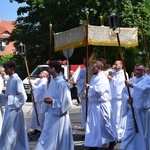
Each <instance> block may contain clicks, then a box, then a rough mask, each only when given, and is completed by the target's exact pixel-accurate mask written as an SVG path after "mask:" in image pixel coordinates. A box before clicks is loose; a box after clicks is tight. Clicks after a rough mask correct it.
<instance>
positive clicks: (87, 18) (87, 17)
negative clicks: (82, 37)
mask: <svg viewBox="0 0 150 150" xmlns="http://www.w3.org/2000/svg"><path fill="white" fill-rule="evenodd" d="M88 24H89V12H88V11H86V26H85V29H86V83H88V63H89V43H88ZM87 94H88V89H86V98H87V99H86V119H87V115H88V97H87Z"/></svg>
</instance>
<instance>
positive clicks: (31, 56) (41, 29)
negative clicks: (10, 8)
mask: <svg viewBox="0 0 150 150" xmlns="http://www.w3.org/2000/svg"><path fill="white" fill-rule="evenodd" d="M13 1H16V2H18V3H22V2H26V4H27V6H25V7H20V8H19V9H18V11H17V13H18V18H17V20H16V24H17V25H16V29H15V30H14V31H13V33H12V35H11V37H10V40H12V41H14V40H15V41H17V42H18V43H16V45H17V44H19V42H23V43H24V44H25V45H26V47H27V59H28V61H29V62H32V64H30V66H31V67H32V66H34V67H35V66H36V65H37V64H42V63H45V61H46V60H47V59H49V49H50V45H49V43H50V42H49V41H50V31H49V24H50V22H51V23H52V25H53V32H55V33H57V32H62V31H65V30H68V29H71V28H74V27H77V26H80V25H82V24H84V23H85V20H86V14H85V11H86V10H88V11H89V23H90V24H92V25H100V24H101V23H100V18H99V16H100V15H102V16H103V22H104V25H106V26H108V25H109V20H108V18H109V15H110V13H111V12H112V11H115V12H116V13H117V14H119V19H120V26H122V27H139V20H138V19H139V17H142V18H143V25H144V33H145V36H146V40H147V43H148V41H149V38H150V30H149V28H150V27H149V23H150V10H149V6H150V2H149V0H146V1H143V0H138V1H136V0H122V1H119V0H107V1H99V0H82V1H79V0H11V2H13ZM23 14H27V15H26V16H23ZM148 46H149V43H148ZM89 49H90V51H91V52H92V51H93V50H94V51H98V53H99V54H98V55H99V56H101V57H103V56H104V53H103V47H96V46H90V47H89ZM79 51H80V53H79ZM123 51H124V57H125V63H126V66H128V67H127V68H129V70H128V71H129V72H131V71H132V69H133V66H134V65H135V63H137V62H140V61H141V62H143V63H144V64H146V59H145V52H144V47H143V41H142V35H141V31H140V30H139V46H138V47H136V48H135V47H134V48H123ZM106 55H107V60H108V62H109V63H110V64H113V63H114V61H115V60H116V59H118V58H119V54H118V48H117V47H106ZM83 57H85V48H84V47H83V48H79V49H76V50H75V52H74V54H73V56H72V57H71V58H70V61H71V62H77V59H78V61H80V63H81V61H82V58H83ZM131 57H132V59H131ZM52 59H64V56H63V55H62V52H59V53H58V52H57V53H54V51H52ZM75 60H76V61H75Z"/></svg>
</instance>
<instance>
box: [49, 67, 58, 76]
mask: <svg viewBox="0 0 150 150" xmlns="http://www.w3.org/2000/svg"><path fill="white" fill-rule="evenodd" d="M49 72H50V74H51V75H52V76H54V74H55V73H56V71H55V68H54V67H51V66H50V67H49Z"/></svg>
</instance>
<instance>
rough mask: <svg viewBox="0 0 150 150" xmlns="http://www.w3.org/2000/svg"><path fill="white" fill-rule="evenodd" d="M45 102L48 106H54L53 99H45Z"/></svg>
mask: <svg viewBox="0 0 150 150" xmlns="http://www.w3.org/2000/svg"><path fill="white" fill-rule="evenodd" d="M44 102H45V103H46V104H48V105H50V104H52V102H53V99H52V98H44Z"/></svg>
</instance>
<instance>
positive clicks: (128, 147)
mask: <svg viewBox="0 0 150 150" xmlns="http://www.w3.org/2000/svg"><path fill="white" fill-rule="evenodd" d="M134 73H135V77H133V78H132V79H131V80H130V81H126V85H127V86H128V87H129V90H130V93H131V98H129V96H128V92H127V88H126V87H125V88H124V90H123V93H122V102H123V109H124V112H123V115H124V116H127V123H126V130H125V134H124V137H123V140H122V143H121V149H125V150H149V149H150V137H149V133H150V128H149V127H150V125H149V123H150V116H149V115H150V114H149V109H150V76H148V75H147V74H145V68H144V65H142V64H137V65H136V66H135V69H134ZM131 104H132V105H133V109H134V113H135V120H136V123H137V127H138V132H136V130H135V125H134V120H133V114H132V111H131V106H130V105H131Z"/></svg>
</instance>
